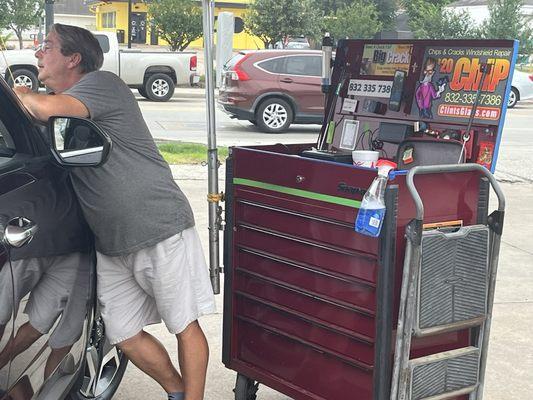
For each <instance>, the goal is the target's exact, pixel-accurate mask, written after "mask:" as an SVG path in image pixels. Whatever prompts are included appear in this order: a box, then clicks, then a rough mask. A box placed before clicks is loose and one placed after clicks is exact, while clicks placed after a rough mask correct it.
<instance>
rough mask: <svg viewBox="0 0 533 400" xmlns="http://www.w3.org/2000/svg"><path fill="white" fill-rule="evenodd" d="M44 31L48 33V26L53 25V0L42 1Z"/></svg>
mask: <svg viewBox="0 0 533 400" xmlns="http://www.w3.org/2000/svg"><path fill="white" fill-rule="evenodd" d="M44 24H45V26H44V31H45V34H46V35H48V32H49V31H50V27H51V26H52V25H54V0H46V1H45V3H44Z"/></svg>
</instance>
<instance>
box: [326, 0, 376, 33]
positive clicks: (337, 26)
mask: <svg viewBox="0 0 533 400" xmlns="http://www.w3.org/2000/svg"><path fill="white" fill-rule="evenodd" d="M382 27H383V23H382V22H381V21H380V15H379V11H378V10H377V7H376V5H375V4H374V3H372V2H368V1H366V0H355V1H353V2H352V4H351V5H350V6H347V7H345V8H343V9H339V10H337V12H336V13H335V14H333V15H330V16H329V17H326V22H325V29H326V31H328V32H329V33H330V34H331V35H332V36H333V37H334V38H335V39H344V38H350V39H369V38H372V37H373V36H374V35H375V34H376V33H377V32H379V31H380V30H381V28H382Z"/></svg>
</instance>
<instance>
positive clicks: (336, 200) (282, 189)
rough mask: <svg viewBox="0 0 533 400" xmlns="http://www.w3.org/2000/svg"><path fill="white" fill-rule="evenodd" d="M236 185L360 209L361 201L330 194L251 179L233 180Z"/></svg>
mask: <svg viewBox="0 0 533 400" xmlns="http://www.w3.org/2000/svg"><path fill="white" fill-rule="evenodd" d="M233 184H234V185H243V186H250V187H254V188H258V189H265V190H271V191H273V192H279V193H285V194H290V195H292V196H298V197H304V198H306V199H312V200H319V201H325V202H326V203H333V204H339V205H341V206H347V207H353V208H359V207H361V202H360V201H359V200H351V199H345V198H344V197H337V196H330V195H328V194H322V193H316V192H309V191H307V190H301V189H294V188H290V187H286V186H279V185H273V184H271V183H265V182H259V181H254V180H251V179H243V178H233Z"/></svg>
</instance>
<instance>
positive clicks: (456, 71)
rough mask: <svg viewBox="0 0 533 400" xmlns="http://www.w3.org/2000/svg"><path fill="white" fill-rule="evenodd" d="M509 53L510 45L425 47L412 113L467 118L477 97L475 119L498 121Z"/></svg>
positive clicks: (437, 117)
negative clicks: (495, 46)
mask: <svg viewBox="0 0 533 400" xmlns="http://www.w3.org/2000/svg"><path fill="white" fill-rule="evenodd" d="M512 57H513V49H511V48H502V49H498V48H468V47H428V48H427V49H426V52H425V55H424V63H423V65H422V71H421V72H420V77H419V80H418V83H417V84H416V89H415V101H414V102H413V108H412V110H411V111H412V113H413V114H417V115H419V116H420V118H421V119H429V120H431V119H438V120H443V119H446V120H450V119H453V120H454V121H457V122H459V121H461V122H467V121H468V119H469V117H470V114H471V112H472V109H473V106H474V103H475V102H476V100H477V104H478V105H477V109H476V114H475V117H474V121H477V122H484V123H487V122H490V121H494V122H497V121H499V119H500V117H501V110H502V106H503V103H504V100H505V88H506V85H507V81H508V79H509V74H510V72H511V61H512ZM483 71H486V72H483ZM480 87H481V91H480V92H479V97H478V95H477V93H478V89H479V88H480Z"/></svg>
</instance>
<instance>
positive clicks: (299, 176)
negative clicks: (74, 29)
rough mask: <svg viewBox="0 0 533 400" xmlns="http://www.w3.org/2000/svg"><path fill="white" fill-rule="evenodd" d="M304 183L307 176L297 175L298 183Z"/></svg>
mask: <svg viewBox="0 0 533 400" xmlns="http://www.w3.org/2000/svg"><path fill="white" fill-rule="evenodd" d="M303 181H305V176H302V175H296V183H302V182H303Z"/></svg>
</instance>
